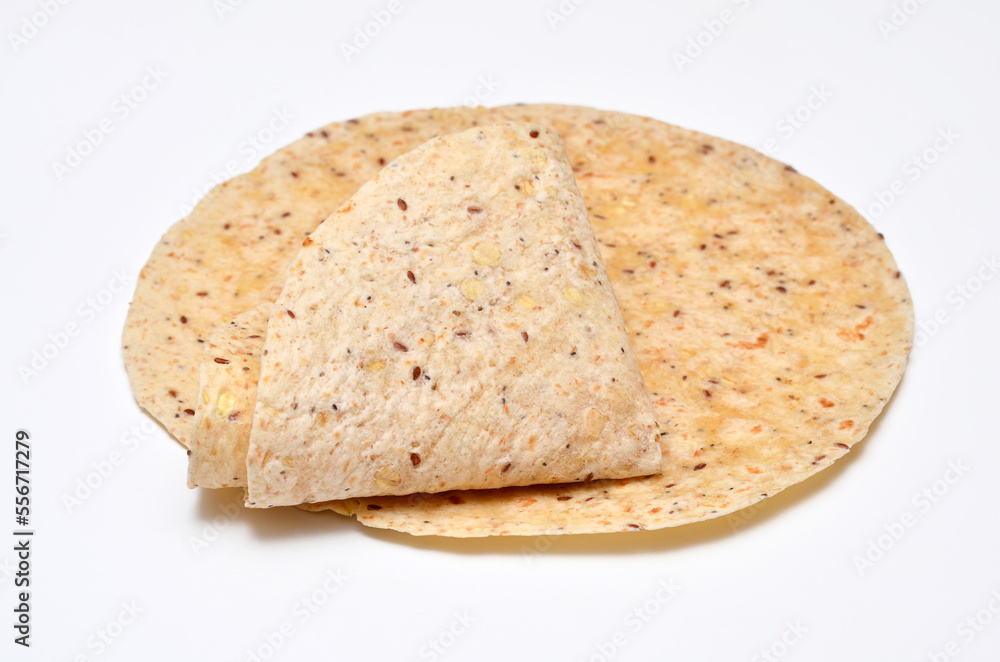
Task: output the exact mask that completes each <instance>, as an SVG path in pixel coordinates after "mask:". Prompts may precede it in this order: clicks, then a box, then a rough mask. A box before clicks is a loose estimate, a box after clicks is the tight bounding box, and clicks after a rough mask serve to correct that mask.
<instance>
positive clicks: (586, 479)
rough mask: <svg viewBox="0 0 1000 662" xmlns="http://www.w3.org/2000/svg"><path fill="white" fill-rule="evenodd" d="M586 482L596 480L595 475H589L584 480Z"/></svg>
mask: <svg viewBox="0 0 1000 662" xmlns="http://www.w3.org/2000/svg"><path fill="white" fill-rule="evenodd" d="M584 480H585V481H587V482H588V483H589V482H590V481H592V480H594V474H587V477H586V478H584Z"/></svg>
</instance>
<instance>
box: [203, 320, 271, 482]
mask: <svg viewBox="0 0 1000 662" xmlns="http://www.w3.org/2000/svg"><path fill="white" fill-rule="evenodd" d="M271 308H272V306H271V304H261V305H260V306H257V307H256V308H254V309H253V310H250V311H247V312H246V313H243V314H242V315H237V316H236V319H234V320H233V321H232V322H230V323H229V324H227V325H225V326H224V327H222V328H220V329H219V330H218V331H217V332H216V334H215V335H214V336H213V337H212V338H211V340H209V341H208V342H207V343H205V345H204V347H205V353H206V355H207V358H206V359H205V360H204V361H202V362H201V365H200V366H199V368H198V374H199V387H198V393H199V397H198V406H197V408H196V409H195V415H194V429H193V431H192V434H191V450H189V451H188V487H211V488H219V487H239V486H246V484H247V445H248V443H249V440H250V426H251V424H252V423H253V410H254V402H255V401H256V399H257V379H258V377H259V376H260V351H261V348H262V346H263V344H264V335H265V334H266V333H267V318H268V316H269V315H270V314H271Z"/></svg>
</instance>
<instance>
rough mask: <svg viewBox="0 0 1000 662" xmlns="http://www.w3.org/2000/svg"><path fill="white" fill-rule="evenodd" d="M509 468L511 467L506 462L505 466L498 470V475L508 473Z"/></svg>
mask: <svg viewBox="0 0 1000 662" xmlns="http://www.w3.org/2000/svg"><path fill="white" fill-rule="evenodd" d="M510 466H511V465H510V462H508V463H507V464H505V465H503V469H501V470H500V473H502V474H505V473H507V472H508V471H510Z"/></svg>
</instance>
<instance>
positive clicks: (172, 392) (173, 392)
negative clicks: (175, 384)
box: [167, 391, 177, 398]
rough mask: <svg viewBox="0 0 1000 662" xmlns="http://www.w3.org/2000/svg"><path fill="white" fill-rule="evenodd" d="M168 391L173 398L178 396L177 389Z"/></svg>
mask: <svg viewBox="0 0 1000 662" xmlns="http://www.w3.org/2000/svg"><path fill="white" fill-rule="evenodd" d="M167 393H169V394H170V397H171V398H176V397H177V391H167Z"/></svg>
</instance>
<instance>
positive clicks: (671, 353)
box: [123, 105, 913, 536]
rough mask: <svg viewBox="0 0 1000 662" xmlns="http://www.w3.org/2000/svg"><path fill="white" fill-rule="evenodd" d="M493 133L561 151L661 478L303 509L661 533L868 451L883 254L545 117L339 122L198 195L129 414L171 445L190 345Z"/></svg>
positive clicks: (720, 161)
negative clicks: (311, 252)
mask: <svg viewBox="0 0 1000 662" xmlns="http://www.w3.org/2000/svg"><path fill="white" fill-rule="evenodd" d="M501 120H522V121H529V122H538V123H542V124H546V125H549V126H552V127H553V128H555V129H556V130H557V131H558V132H559V134H560V135H561V136H562V138H563V140H564V141H565V143H566V151H567V154H568V155H569V157H570V162H571V163H572V164H573V168H574V171H575V173H576V179H577V184H578V186H579V189H580V192H581V193H582V195H583V199H584V201H585V202H586V203H587V207H588V211H589V212H590V218H591V223H592V226H593V229H594V233H595V235H596V236H597V239H598V241H599V243H600V248H601V254H602V256H603V257H604V260H605V263H606V265H607V271H608V277H609V278H610V280H611V285H612V288H613V289H614V291H615V295H616V297H617V299H618V301H619V303H620V305H621V308H622V313H623V315H624V318H625V322H626V325H627V326H628V328H629V330H630V332H631V339H632V345H633V347H634V348H635V352H636V356H637V359H638V361H639V367H640V370H641V371H642V374H643V378H644V381H645V383H646V385H647V387H648V389H649V390H650V391H651V393H652V397H653V404H654V408H655V411H656V416H657V420H658V422H659V423H660V426H661V433H666V434H667V437H666V439H667V440H669V443H668V446H667V448H668V451H667V452H666V453H665V454H664V456H663V465H662V467H661V471H662V474H661V475H660V476H655V477H651V478H639V479H630V480H620V481H619V480H611V481H594V482H592V483H589V484H576V485H570V486H568V487H565V488H564V487H562V486H559V485H554V486H547V487H546V486H540V487H537V488H531V487H518V488H504V489H499V490H488V491H487V490H484V491H463V492H445V493H439V494H435V495H424V494H419V495H415V496H412V497H376V498H363V499H350V500H344V501H335V502H329V503H324V504H313V505H311V506H304V507H306V508H309V509H323V508H330V509H335V510H337V511H338V512H342V513H347V514H354V515H356V516H357V517H358V519H359V520H360V521H361V522H363V523H364V524H366V525H369V526H376V527H381V528H393V529H397V530H401V531H407V532H409V533H413V534H421V535H422V534H435V535H450V536H484V535H504V534H509V535H515V534H516V535H542V534H551V533H592V532H611V531H626V530H637V529H657V528H662V527H669V526H677V525H682V524H687V523H690V522H697V521H701V520H704V519H708V518H712V517H717V516H720V515H725V514H727V513H730V512H733V511H734V510H737V509H739V508H744V507H746V506H749V505H752V504H754V503H756V502H758V501H760V500H761V499H763V498H766V497H767V496H770V495H774V494H777V493H778V492H780V491H781V490H783V489H785V488H787V487H789V486H791V485H794V484H795V483H798V482H799V481H801V480H803V479H805V478H808V477H809V476H811V475H813V474H815V473H816V472H818V471H820V470H822V469H824V468H826V467H829V466H831V465H832V464H833V463H834V462H835V461H836V460H837V459H838V458H840V457H842V456H843V455H845V454H846V453H847V452H848V451H849V449H850V448H852V447H853V446H854V444H856V443H857V442H858V441H859V440H861V439H862V438H863V437H864V436H865V434H866V433H867V431H868V428H869V426H870V425H871V423H872V421H874V419H875V418H876V417H877V416H878V414H879V412H880V411H881V410H882V408H883V407H884V406H885V404H886V402H888V400H889V398H890V396H891V395H892V393H893V391H894V389H895V388H896V385H897V384H898V382H899V380H900V377H901V376H902V374H903V370H904V368H905V365H906V360H907V356H908V353H909V350H910V345H911V339H912V329H913V307H912V303H911V300H910V298H909V292H908V290H907V287H906V281H905V279H904V278H903V277H902V276H901V274H900V272H899V270H898V267H897V266H896V263H895V260H894V259H893V256H892V254H891V253H890V251H889V249H888V248H887V246H886V244H885V241H884V240H883V239H882V237H881V235H880V234H879V233H878V232H877V231H876V230H875V229H874V228H872V226H871V225H870V224H868V223H867V222H866V221H865V220H864V219H863V218H862V217H861V216H860V215H859V214H858V213H857V212H856V211H855V210H853V209H852V208H851V207H850V206H849V205H848V204H846V203H844V201H842V200H840V199H839V198H837V197H836V196H835V195H833V194H832V193H830V192H829V191H827V190H826V189H824V188H823V187H822V186H820V185H819V184H817V183H816V182H814V181H812V180H811V179H809V178H808V177H805V176H803V175H801V174H799V173H798V172H796V171H795V170H794V169H793V168H791V167H790V166H786V165H785V164H783V163H780V162H778V161H775V160H773V159H771V158H768V157H766V156H764V155H762V154H760V153H758V152H756V151H754V150H752V149H750V148H748V147H744V146H742V145H738V144H735V143H732V142H729V141H726V140H723V139H720V138H716V137H713V136H708V135H705V134H701V133H698V132H695V131H690V130H687V129H683V128H680V127H677V126H672V125H669V124H666V123H663V122H659V121H657V120H653V119H650V118H646V117H639V116H636V115H630V114H627V113H619V112H613V111H607V110H598V109H593V108H582V107H572V106H560V105H527V106H507V107H500V108H478V109H464V108H456V109H434V110H420V111H408V112H403V113H377V114H373V115H368V116H365V117H361V118H358V119H355V120H350V121H346V122H335V123H332V124H328V125H326V126H324V127H322V128H319V129H317V130H315V131H312V132H310V133H309V134H307V135H306V136H305V137H303V138H302V139H301V140H299V141H296V142H295V143H293V144H291V145H289V146H288V147H286V148H284V149H282V150H279V151H278V152H276V153H275V154H273V155H271V156H269V157H268V158H266V159H265V160H264V161H263V162H262V163H261V165H260V166H259V167H258V168H256V169H255V170H254V171H253V172H251V173H248V174H246V175H241V176H239V177H236V178H234V179H233V180H230V181H229V182H226V183H225V184H223V185H220V186H218V187H216V188H215V189H213V190H212V191H211V192H209V194H208V195H207V196H206V198H205V199H204V200H203V201H202V202H201V203H200V204H199V205H198V207H197V208H196V209H195V210H194V212H193V213H192V214H191V215H190V216H188V217H187V218H185V219H183V220H181V221H180V222H178V223H177V224H176V225H175V226H173V227H172V228H171V229H170V230H169V231H168V232H167V233H166V235H165V236H164V237H163V239H162V240H161V241H160V243H159V244H158V245H157V246H156V248H155V249H154V251H153V255H152V256H151V257H150V260H149V262H148V263H147V264H146V266H145V267H144V269H143V270H142V273H141V274H140V280H139V283H138V286H137V289H136V293H135V296H134V298H133V301H132V305H131V307H130V309H129V316H128V320H127V323H126V329H125V333H124V335H123V345H124V350H125V359H126V366H127V368H128V370H129V376H130V379H131V381H132V387H133V391H134V392H135V395H136V398H137V400H138V402H139V403H140V404H141V405H142V406H143V407H144V408H146V409H147V410H148V411H149V412H150V413H151V414H153V415H154V416H155V417H156V418H157V419H159V420H160V421H161V422H162V423H163V424H164V425H165V426H166V427H167V429H168V430H170V432H171V433H173V434H174V436H175V437H177V438H178V439H179V440H180V441H181V442H182V443H184V444H185V445H187V444H188V443H189V437H190V429H191V420H192V418H193V416H194V413H195V412H194V408H193V404H194V403H195V402H196V400H197V399H198V374H197V372H198V371H197V366H198V364H199V363H200V362H201V361H202V360H203V357H204V348H203V345H202V344H201V343H200V342H199V340H202V339H207V338H209V337H210V336H211V335H212V334H213V330H214V329H215V328H216V327H218V326H225V325H226V324H228V323H229V321H230V320H232V319H233V318H234V317H235V316H236V315H237V314H239V313H241V312H243V311H245V310H248V309H250V308H253V307H254V306H256V305H258V304H260V303H265V302H273V301H274V299H276V298H277V295H278V293H279V292H280V289H281V285H282V283H283V282H284V274H285V270H286V268H287V266H288V264H289V262H290V261H291V259H292V257H293V256H294V255H295V253H296V252H297V250H298V248H299V246H300V244H301V242H302V240H303V239H304V238H305V236H306V235H307V234H308V232H310V231H311V230H313V229H314V228H315V227H316V225H318V224H319V223H320V222H321V221H322V220H323V219H325V218H326V217H327V216H329V214H330V213H331V212H332V211H334V210H335V209H336V208H337V207H338V206H339V205H340V204H342V203H343V202H344V201H345V200H346V199H347V198H348V197H350V195H352V194H353V193H354V192H355V191H356V190H357V189H358V188H359V187H360V186H361V184H363V183H364V182H365V181H367V180H368V179H370V178H371V177H373V176H374V175H375V174H376V173H377V172H378V171H379V170H380V169H382V168H383V167H384V166H385V164H386V163H387V162H389V161H391V160H392V159H394V158H396V157H397V156H399V155H400V154H402V153H403V152H406V151H408V150H410V149H413V148H414V147H416V146H418V145H420V144H422V143H423V142H425V141H426V140H428V139H430V138H433V137H435V136H438V135H442V134H445V133H452V132H455V131H459V130H463V129H466V128H469V127H471V126H473V125H474V124H482V123H486V122H496V121H501ZM188 411H189V412H190V414H188V413H187V412H188Z"/></svg>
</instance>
